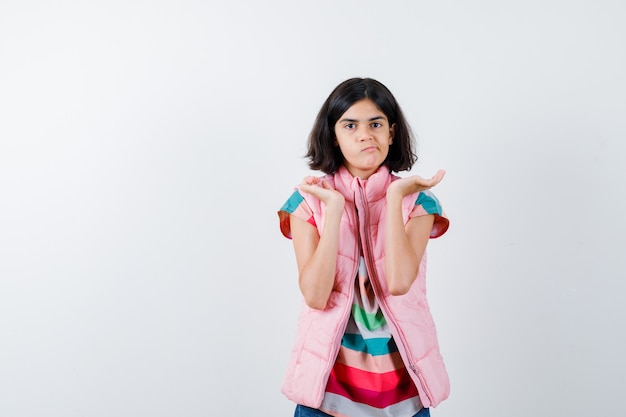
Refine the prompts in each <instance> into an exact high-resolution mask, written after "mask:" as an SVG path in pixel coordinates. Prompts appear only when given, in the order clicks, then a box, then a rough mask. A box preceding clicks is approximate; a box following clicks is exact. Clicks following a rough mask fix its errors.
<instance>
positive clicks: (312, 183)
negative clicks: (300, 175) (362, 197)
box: [299, 176, 346, 210]
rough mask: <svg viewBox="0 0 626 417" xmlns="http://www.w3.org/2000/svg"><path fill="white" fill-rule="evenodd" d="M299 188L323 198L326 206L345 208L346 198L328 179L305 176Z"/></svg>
mask: <svg viewBox="0 0 626 417" xmlns="http://www.w3.org/2000/svg"><path fill="white" fill-rule="evenodd" d="M299 188H300V190H302V191H304V192H305V193H309V194H312V195H313V196H315V197H317V198H319V199H320V200H322V201H323V202H324V204H326V207H336V208H337V209H339V210H343V207H344V205H345V202H346V199H345V198H344V196H343V195H342V194H341V193H340V192H339V191H337V190H335V189H334V188H333V187H332V186H331V185H330V184H329V183H328V181H324V180H322V179H321V178H318V177H314V176H307V177H304V179H303V180H302V183H301V184H300V187H299Z"/></svg>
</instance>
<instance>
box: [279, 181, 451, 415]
mask: <svg viewBox="0 0 626 417" xmlns="http://www.w3.org/2000/svg"><path fill="white" fill-rule="evenodd" d="M289 214H294V215H295V216H297V217H299V218H301V219H303V220H305V221H307V222H309V223H311V224H312V225H315V220H314V218H313V212H312V211H311V209H310V208H309V207H308V204H307V203H306V201H305V200H304V199H303V198H302V196H301V195H300V193H299V192H298V191H295V192H294V193H293V194H292V196H291V197H290V198H289V200H288V201H287V202H286V203H285V204H284V205H283V207H282V208H281V211H280V212H279V216H280V220H281V222H280V223H281V230H282V232H283V234H284V235H285V236H287V237H290V236H291V234H290V227H289ZM426 214H435V223H434V225H433V229H432V231H431V237H433V238H434V237H438V236H440V235H441V234H443V233H444V232H445V231H446V229H447V226H448V220H447V219H446V218H445V217H444V216H445V215H444V213H443V211H442V209H441V206H440V204H439V201H438V200H437V198H436V197H435V196H434V195H433V194H432V193H431V192H430V191H426V192H421V193H420V194H419V195H418V198H417V201H416V203H415V208H414V209H413V211H412V212H411V214H410V217H411V218H413V217H416V216H420V215H426ZM354 286H355V291H354V300H353V305H352V313H351V314H350V318H349V319H348V324H347V327H346V331H345V333H344V335H343V338H342V340H341V346H340V347H339V354H338V356H337V359H336V361H335V364H334V366H333V368H332V371H331V373H330V376H329V379H328V382H327V383H326V390H325V394H324V399H323V401H322V405H321V407H320V410H322V411H324V412H325V413H327V414H330V415H332V416H335V417H358V416H372V417H392V416H393V417H411V416H413V415H415V414H416V413H417V412H418V411H419V410H420V409H421V408H422V405H421V402H420V399H419V395H418V392H417V388H416V387H415V385H414V384H413V381H412V380H411V377H410V376H409V374H408V371H407V369H406V367H405V365H404V363H403V362H402V358H401V357H400V353H399V352H398V348H397V346H396V343H395V341H394V339H393V337H392V335H391V332H390V329H389V326H388V324H387V321H386V320H385V317H384V316H383V313H382V311H381V309H380V307H379V305H378V301H377V300H376V297H375V295H374V291H373V288H372V284H371V282H370V280H369V276H368V273H367V268H366V267H365V261H364V259H363V257H362V256H361V257H360V261H359V268H358V273H357V276H356V278H355V282H354Z"/></svg>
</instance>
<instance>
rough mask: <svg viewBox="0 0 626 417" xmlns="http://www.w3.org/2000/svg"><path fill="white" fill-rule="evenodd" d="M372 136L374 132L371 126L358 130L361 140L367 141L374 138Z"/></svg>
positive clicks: (358, 136)
mask: <svg viewBox="0 0 626 417" xmlns="http://www.w3.org/2000/svg"><path fill="white" fill-rule="evenodd" d="M372 137H373V136H372V132H371V131H370V129H369V126H363V127H359V130H358V131H357V138H358V139H359V142H365V141H366V140H370V139H372Z"/></svg>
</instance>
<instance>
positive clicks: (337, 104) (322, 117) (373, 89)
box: [305, 78, 417, 174]
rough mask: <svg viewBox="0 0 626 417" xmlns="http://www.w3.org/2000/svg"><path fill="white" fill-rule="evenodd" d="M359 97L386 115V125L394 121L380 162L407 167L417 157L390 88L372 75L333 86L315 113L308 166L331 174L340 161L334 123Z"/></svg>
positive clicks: (396, 167) (401, 168)
mask: <svg viewBox="0 0 626 417" xmlns="http://www.w3.org/2000/svg"><path fill="white" fill-rule="evenodd" d="M363 99H370V100H372V101H373V102H374V104H375V105H376V107H377V108H378V110H380V111H382V112H383V113H384V114H385V116H387V120H388V121H389V125H390V126H392V125H393V124H395V125H396V127H395V134H394V137H393V143H392V144H391V146H390V147H389V154H388V155H387V158H386V159H385V161H384V162H383V165H387V167H388V168H389V170H390V171H394V172H398V171H407V170H409V169H411V167H412V166H413V164H414V163H415V162H416V161H417V155H416V154H415V152H414V147H415V139H414V137H413V134H412V132H411V127H410V126H409V124H408V123H407V121H406V119H405V118H404V115H403V113H402V110H401V109H400V106H399V105H398V102H397V101H396V99H395V97H394V96H393V94H391V91H389V89H388V88H387V87H385V86H384V85H383V84H382V83H380V82H378V81H376V80H374V79H372V78H351V79H349V80H346V81H344V82H342V83H341V84H339V85H338V86H337V87H335V89H334V90H333V92H332V93H330V95H329V96H328V98H327V99H326V101H325V102H324V104H323V105H322V108H321V109H320V111H319V113H318V114H317V118H316V119H315V123H314V125H313V129H312V130H311V134H310V135H309V140H308V151H307V153H306V155H305V157H306V158H308V160H309V167H310V168H311V169H315V170H320V171H322V172H324V173H326V174H333V173H335V172H336V171H337V170H338V169H339V167H341V165H343V162H344V158H343V155H342V153H341V150H340V149H339V147H338V146H335V141H336V139H337V138H336V136H335V123H337V120H339V118H340V117H341V115H342V114H344V113H345V112H346V111H347V110H348V109H349V108H350V106H352V105H353V104H354V103H356V102H357V101H359V100H363Z"/></svg>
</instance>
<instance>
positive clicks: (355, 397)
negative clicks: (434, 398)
mask: <svg viewBox="0 0 626 417" xmlns="http://www.w3.org/2000/svg"><path fill="white" fill-rule="evenodd" d="M404 371H405V372H404V374H403V375H402V377H401V378H400V379H399V382H398V384H397V385H394V386H393V387H392V388H391V389H388V390H384V391H376V390H370V389H366V388H359V387H356V386H354V385H351V384H350V383H349V382H347V381H346V382H341V381H340V380H338V378H337V374H336V373H335V370H334V369H333V372H331V374H330V378H329V379H328V384H327V385H326V391H327V392H330V393H333V394H337V395H341V396H343V397H346V398H349V399H350V400H351V401H354V402H358V403H362V404H367V405H369V406H370V407H376V408H385V407H389V406H390V405H393V404H397V403H399V402H401V401H404V400H407V399H409V398H412V397H416V396H417V395H418V393H417V389H416V388H415V385H413V381H411V378H410V377H409V374H408V373H407V372H406V369H405V370H404ZM359 372H362V371H359ZM359 384H360V385H364V384H363V382H362V381H359Z"/></svg>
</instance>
